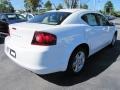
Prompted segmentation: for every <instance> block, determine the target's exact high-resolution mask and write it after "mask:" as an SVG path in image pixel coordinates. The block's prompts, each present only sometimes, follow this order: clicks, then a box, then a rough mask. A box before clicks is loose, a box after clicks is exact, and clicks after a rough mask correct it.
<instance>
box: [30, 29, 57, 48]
mask: <svg viewBox="0 0 120 90" xmlns="http://www.w3.org/2000/svg"><path fill="white" fill-rule="evenodd" d="M56 41H57V37H56V36H55V35H53V34H50V33H46V32H39V31H36V32H35V34H34V37H33V40H32V45H44V46H49V45H56Z"/></svg>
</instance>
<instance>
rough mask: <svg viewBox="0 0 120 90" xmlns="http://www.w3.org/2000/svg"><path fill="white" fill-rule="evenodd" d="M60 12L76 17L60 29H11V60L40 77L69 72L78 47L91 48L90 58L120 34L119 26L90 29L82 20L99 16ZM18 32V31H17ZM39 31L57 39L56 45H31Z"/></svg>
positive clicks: (8, 40)
mask: <svg viewBox="0 0 120 90" xmlns="http://www.w3.org/2000/svg"><path fill="white" fill-rule="evenodd" d="M51 12H55V11H51ZM56 12H57V11H56ZM58 12H70V13H72V14H71V15H69V16H68V17H67V18H66V19H65V20H64V21H63V22H62V23H61V24H60V25H44V24H37V23H26V22H24V23H18V24H12V25H10V36H8V37H6V39H5V53H6V54H7V56H8V57H9V58H10V59H12V60H13V61H14V62H15V63H17V64H19V65H20V66H22V67H24V68H26V69H28V70H31V71H33V72H35V73H37V74H48V73H54V72H59V71H66V69H67V66H68V62H69V58H70V56H71V54H72V52H73V51H74V49H75V48H76V47H77V46H79V45H81V44H86V45H88V47H89V51H88V54H89V55H88V56H91V55H93V54H94V53H96V52H98V51H99V50H101V49H102V48H104V47H106V46H108V45H109V44H110V43H111V42H112V38H113V36H114V34H115V32H117V31H116V28H115V26H90V25H88V24H87V23H86V22H85V21H84V20H82V19H81V16H83V15H84V14H87V13H97V12H93V11H87V10H81V9H63V10H59V11H58ZM14 28H15V29H16V30H13V29H14ZM35 31H42V32H48V33H51V34H54V35H56V37H57V43H56V45H52V46H40V45H31V42H32V39H33V36H34V33H35ZM13 56H16V58H15V57H13Z"/></svg>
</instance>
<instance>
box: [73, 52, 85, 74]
mask: <svg viewBox="0 0 120 90" xmlns="http://www.w3.org/2000/svg"><path fill="white" fill-rule="evenodd" d="M84 62H85V54H84V52H82V51H80V52H78V53H77V54H76V56H75V57H74V62H73V65H72V68H73V71H74V72H75V73H78V72H80V70H81V69H82V68H83V66H84Z"/></svg>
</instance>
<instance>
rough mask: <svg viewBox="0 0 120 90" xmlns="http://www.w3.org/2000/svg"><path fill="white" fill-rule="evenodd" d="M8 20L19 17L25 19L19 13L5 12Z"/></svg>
mask: <svg viewBox="0 0 120 90" xmlns="http://www.w3.org/2000/svg"><path fill="white" fill-rule="evenodd" d="M6 16H7V18H8V20H16V19H20V20H25V17H24V16H22V15H19V14H6Z"/></svg>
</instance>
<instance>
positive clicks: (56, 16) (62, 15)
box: [28, 12, 71, 25]
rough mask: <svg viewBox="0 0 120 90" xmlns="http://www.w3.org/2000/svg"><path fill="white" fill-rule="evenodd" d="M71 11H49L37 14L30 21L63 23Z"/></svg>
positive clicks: (53, 23) (51, 23)
mask: <svg viewBox="0 0 120 90" xmlns="http://www.w3.org/2000/svg"><path fill="white" fill-rule="evenodd" d="M70 14H71V13H68V12H47V13H43V14H40V15H37V16H35V17H34V18H33V19H31V20H30V21H28V22H29V23H40V24H49V25H59V24H61V23H62V22H63V21H64V20H65V19H66V18H67V17H68V16H69V15H70Z"/></svg>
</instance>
